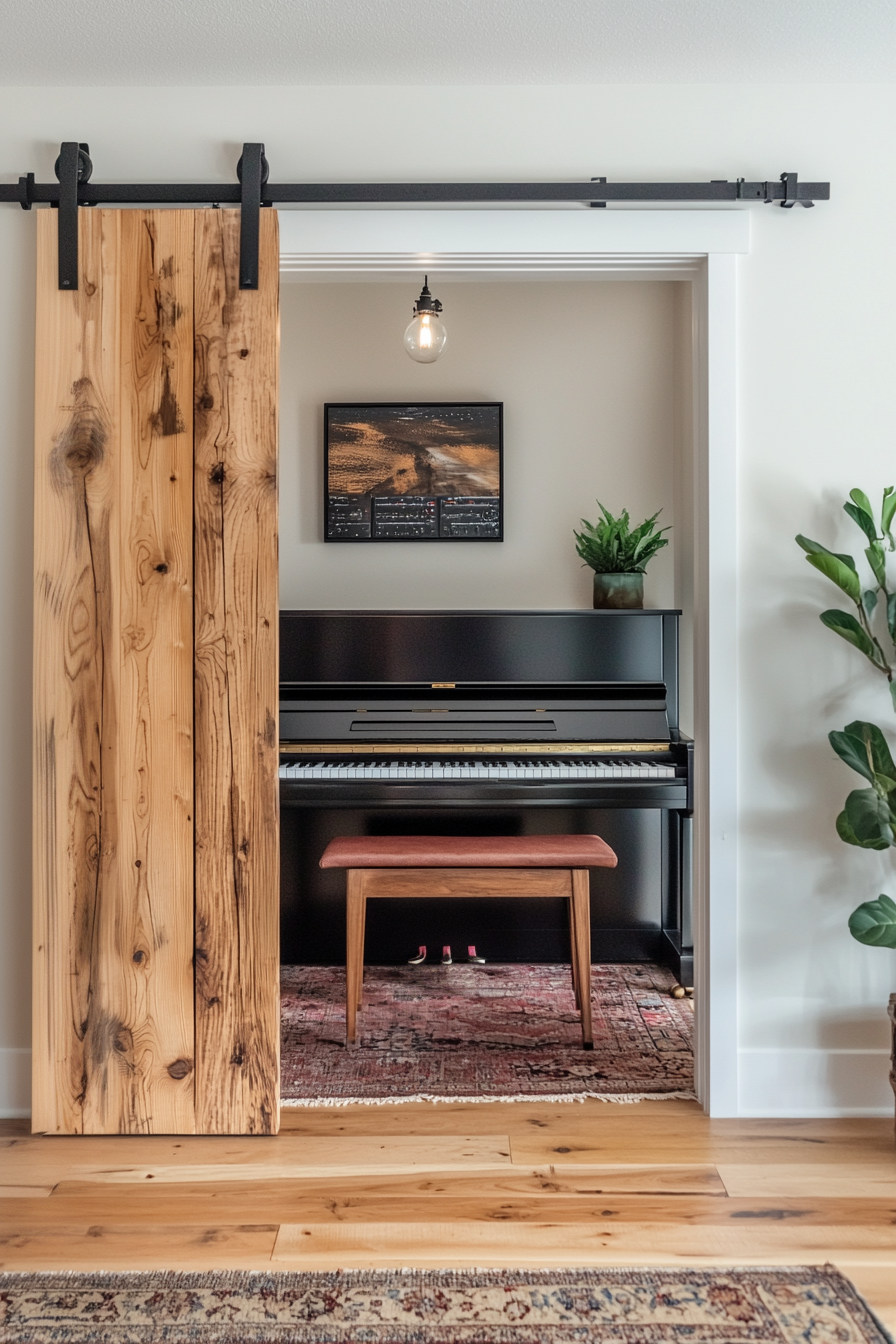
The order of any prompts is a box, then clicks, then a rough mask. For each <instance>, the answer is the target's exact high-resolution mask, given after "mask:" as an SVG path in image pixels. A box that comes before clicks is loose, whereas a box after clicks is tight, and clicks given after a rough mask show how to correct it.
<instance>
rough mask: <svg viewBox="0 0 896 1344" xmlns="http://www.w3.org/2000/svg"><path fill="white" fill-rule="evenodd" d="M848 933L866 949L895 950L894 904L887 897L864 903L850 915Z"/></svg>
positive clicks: (895, 910)
mask: <svg viewBox="0 0 896 1344" xmlns="http://www.w3.org/2000/svg"><path fill="white" fill-rule="evenodd" d="M849 931H850V933H851V934H852V936H853V938H855V939H856V940H857V941H858V942H860V943H864V944H865V945H866V947H894V948H896V902H894V901H891V900H890V898H889V896H878V898H877V900H876V901H865V902H864V904H863V905H860V906H857V908H856V909H855V910H853V912H852V914H851V915H850V917H849Z"/></svg>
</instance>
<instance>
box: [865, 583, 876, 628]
mask: <svg viewBox="0 0 896 1344" xmlns="http://www.w3.org/2000/svg"><path fill="white" fill-rule="evenodd" d="M862 606H863V607H864V608H865V615H866V616H867V617H868V619H869V621H870V620H871V617H872V616H873V615H874V608H875V607H876V606H877V593H876V592H875V590H874V589H873V588H867V589H866V590H865V592H864V593H863V594H862Z"/></svg>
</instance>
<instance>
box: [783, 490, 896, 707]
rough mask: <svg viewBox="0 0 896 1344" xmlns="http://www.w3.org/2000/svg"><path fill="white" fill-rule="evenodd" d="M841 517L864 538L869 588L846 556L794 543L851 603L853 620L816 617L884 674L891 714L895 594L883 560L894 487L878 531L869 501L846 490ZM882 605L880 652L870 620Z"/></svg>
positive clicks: (807, 541)
mask: <svg viewBox="0 0 896 1344" xmlns="http://www.w3.org/2000/svg"><path fill="white" fill-rule="evenodd" d="M843 509H844V512H845V513H847V514H848V515H849V517H850V518H851V519H852V520H853V522H854V523H856V524H857V526H858V527H860V528H861V529H862V531H863V533H864V534H865V539H866V541H867V542H868V545H867V546H866V547H865V558H866V560H867V561H868V565H869V567H870V569H871V573H872V575H873V576H874V585H873V586H872V587H868V588H864V589H863V588H862V584H861V582H860V579H859V572H858V570H857V568H856V562H855V560H853V558H852V556H851V555H841V554H840V553H838V552H837V551H829V550H828V549H827V547H826V546H822V545H821V543H820V542H817V541H812V539H811V538H810V537H804V536H803V535H802V533H800V534H799V536H798V537H797V539H796V540H797V545H798V546H802V548H803V550H804V551H805V552H806V559H807V560H808V562H809V564H810V565H813V566H814V568H815V569H817V570H818V571H819V572H820V573H821V574H824V576H825V578H828V579H830V580H831V582H832V583H835V584H836V585H837V587H838V588H839V589H840V591H841V592H843V593H845V594H846V596H847V597H848V598H849V599H850V600H851V601H852V603H853V605H854V606H855V609H856V614H855V616H853V614H852V612H849V611H841V610H839V609H838V608H834V609H833V610H831V611H823V612H822V613H821V623H822V625H826V626H827V627H828V629H829V630H833V631H834V633H835V634H838V635H840V637H841V638H842V639H845V640H847V642H848V643H850V644H853V645H855V647H856V648H857V649H858V650H859V652H860V653H863V654H864V655H865V657H866V658H867V659H868V661H869V662H870V663H871V665H872V667H875V668H876V669H877V671H878V672H883V674H884V676H885V677H886V678H887V681H888V682H889V685H890V697H891V700H892V702H893V706H894V708H896V682H894V680H893V662H894V661H896V592H892V593H891V592H890V590H889V587H888V584H887V554H888V552H890V551H894V550H896V540H894V538H893V518H894V515H896V487H894V486H892V485H888V486H887V487H886V489H885V490H884V493H883V499H882V501H881V510H880V528H878V525H877V522H876V521H875V517H874V510H873V509H872V507H871V503H870V501H869V499H868V496H867V495H866V494H865V493H864V491H862V490H850V492H849V499H848V500H847V502H846V503H845V504H844V505H843ZM881 599H882V608H883V612H884V614H885V618H886V629H887V636H888V638H887V640H886V643H888V644H889V649H888V650H887V651H886V652H885V650H884V645H883V644H882V643H881V641H880V639H879V638H878V636H877V634H876V633H875V631H874V629H873V628H872V618H873V616H874V613H875V611H876V610H877V605H878V602H879V601H880V600H881Z"/></svg>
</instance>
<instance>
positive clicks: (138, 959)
mask: <svg viewBox="0 0 896 1344" xmlns="http://www.w3.org/2000/svg"><path fill="white" fill-rule="evenodd" d="M145 956H146V953H145V952H141V951H140V950H139V948H138V949H137V951H136V952H135V953H134V955H133V957H132V958H131V960H132V961H135V962H136V963H137V965H138V966H139V965H140V963H141V961H142V960H143V958H144V957H145Z"/></svg>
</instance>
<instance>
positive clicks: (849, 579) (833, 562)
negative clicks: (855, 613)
mask: <svg viewBox="0 0 896 1344" xmlns="http://www.w3.org/2000/svg"><path fill="white" fill-rule="evenodd" d="M797 540H798V542H799V540H801V539H799V538H797ZM801 544H802V542H801ZM803 550H807V547H803ZM806 559H807V560H809V563H810V564H814V567H815V569H817V570H819V571H821V573H822V574H823V575H825V578H829V579H830V581H832V583H836V585H837V587H838V589H842V590H844V593H845V594H846V597H850V598H852V599H853V602H858V601H861V587H860V585H858V574H857V573H856V563H854V560H853V559H852V556H849V555H848V556H845V559H844V556H841V555H834V552H833V551H827V550H825V547H818V550H811V551H807V555H806ZM845 560H849V564H846V563H845Z"/></svg>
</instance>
